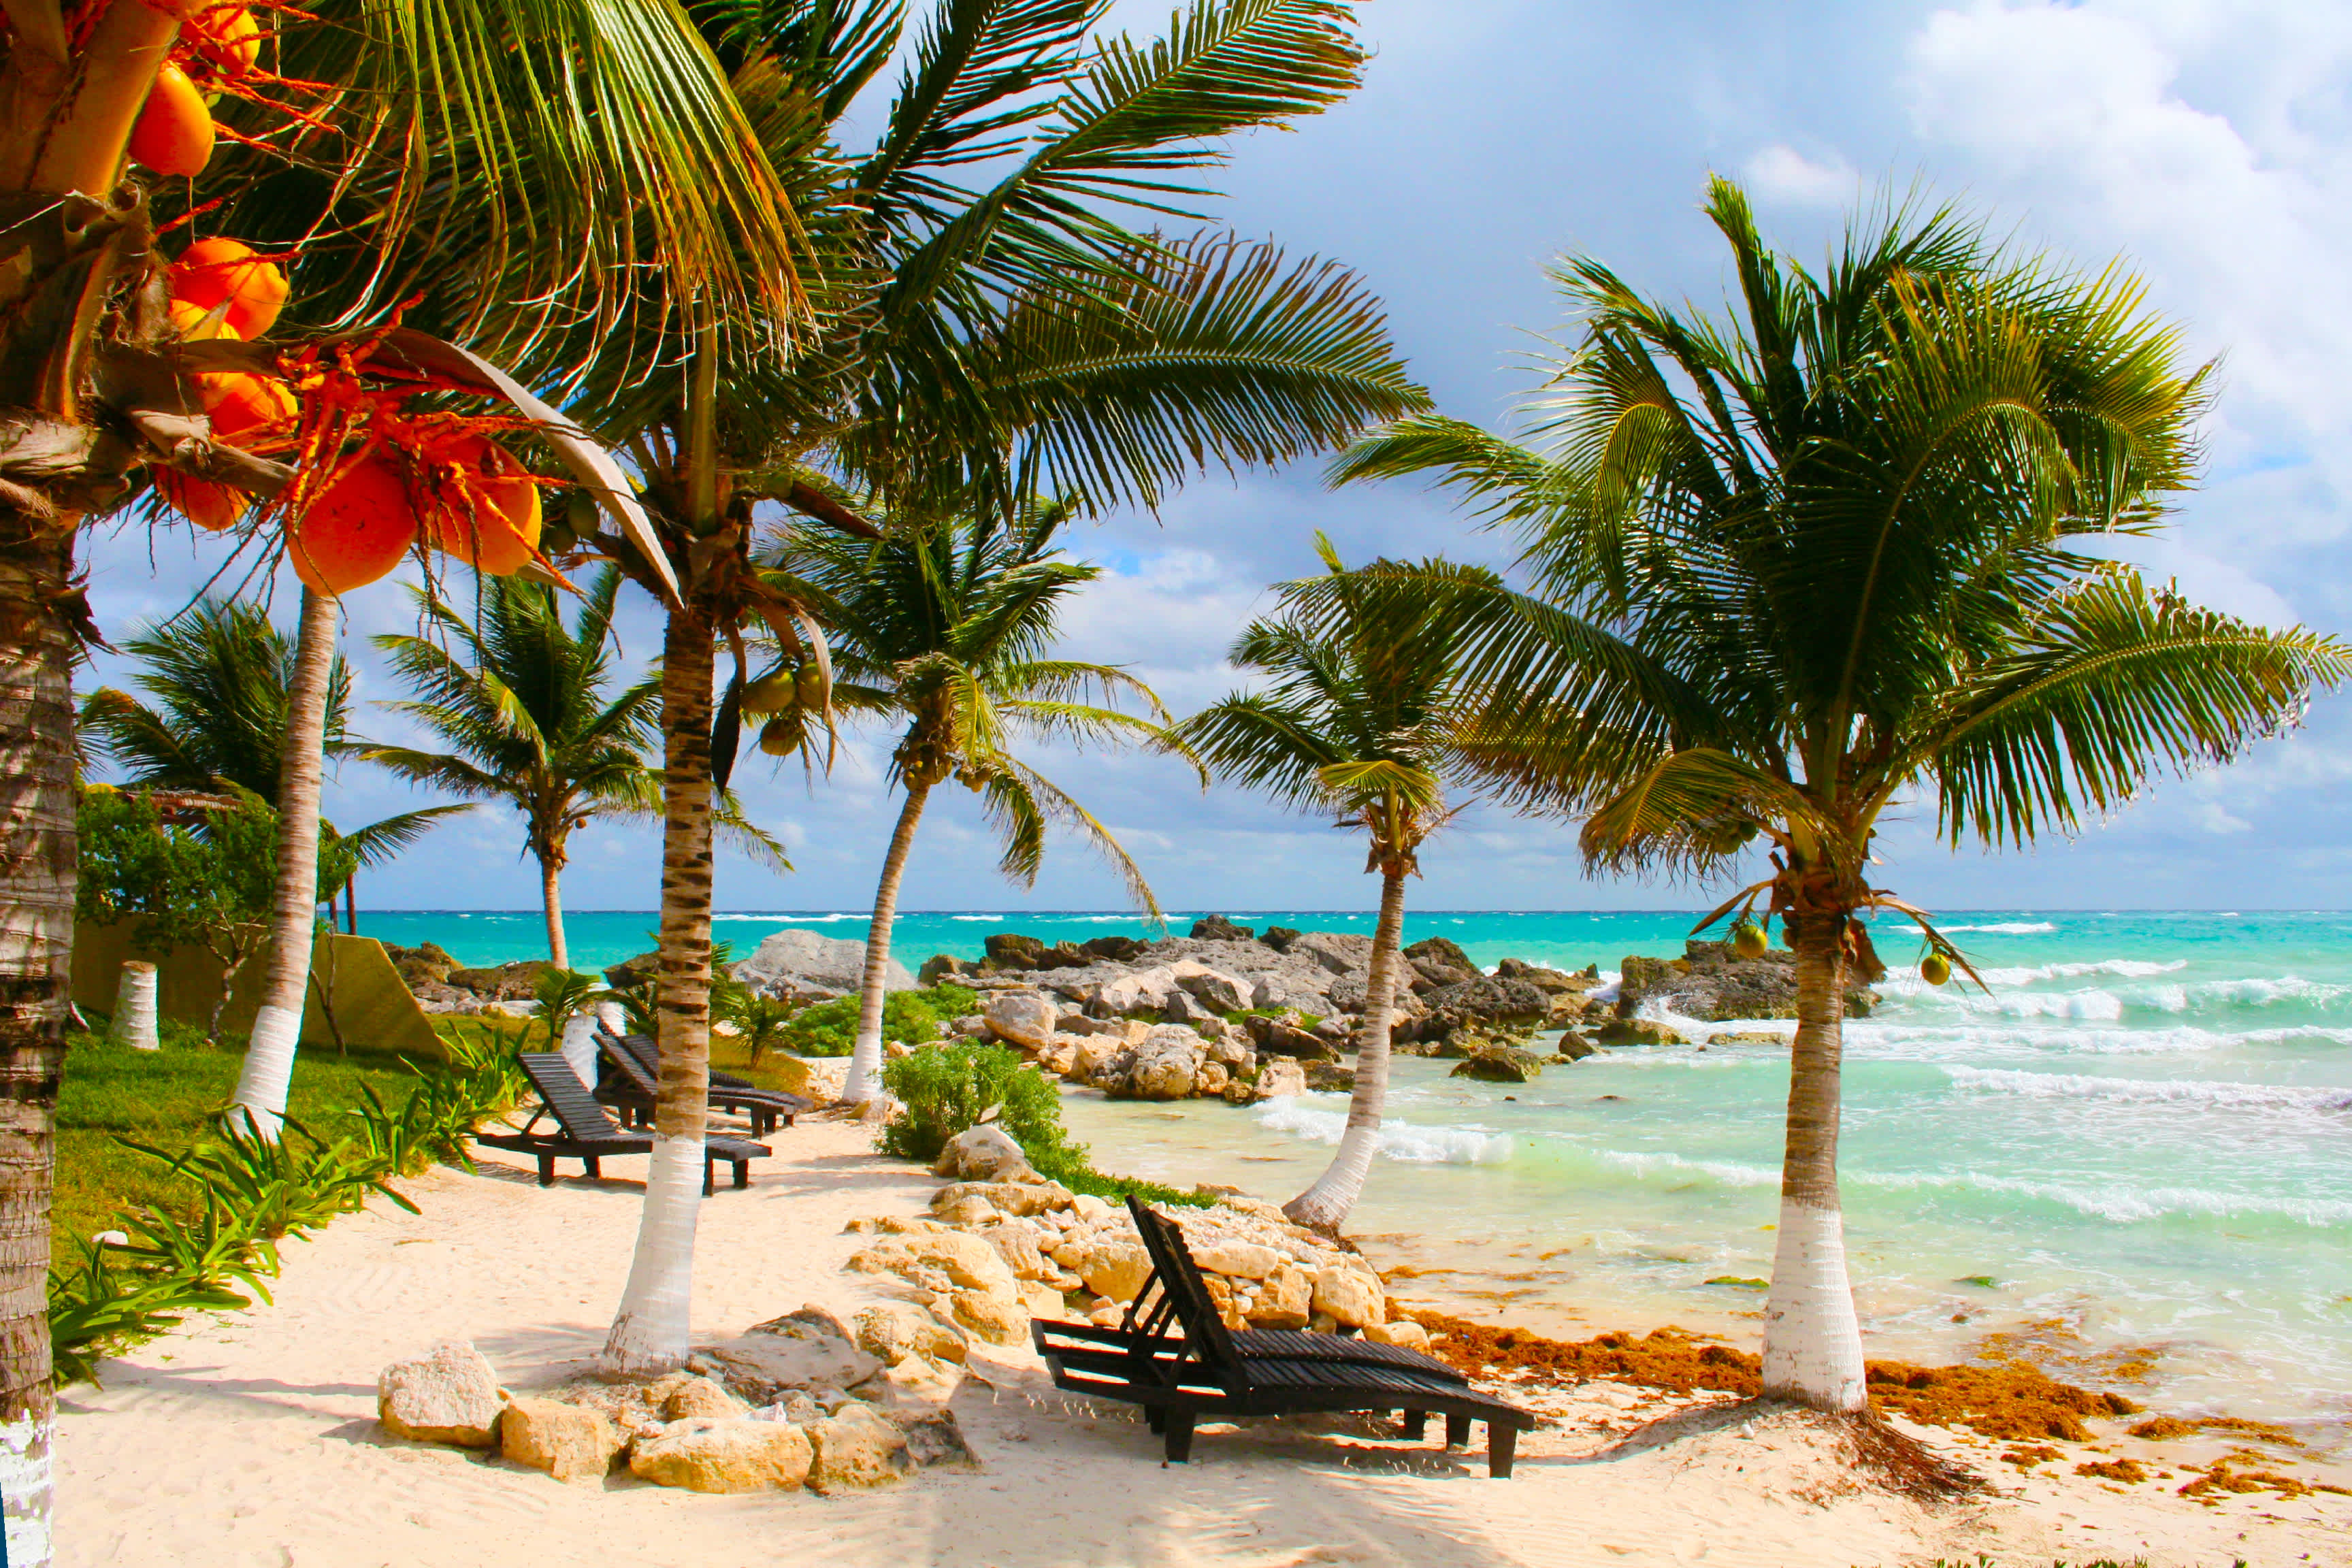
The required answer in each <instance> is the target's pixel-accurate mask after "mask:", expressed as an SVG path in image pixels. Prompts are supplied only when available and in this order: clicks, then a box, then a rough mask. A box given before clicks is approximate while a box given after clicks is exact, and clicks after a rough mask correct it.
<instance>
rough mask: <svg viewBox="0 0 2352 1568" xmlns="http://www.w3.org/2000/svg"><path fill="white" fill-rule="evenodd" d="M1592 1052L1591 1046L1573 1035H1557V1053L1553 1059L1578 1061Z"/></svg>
mask: <svg viewBox="0 0 2352 1568" xmlns="http://www.w3.org/2000/svg"><path fill="white" fill-rule="evenodd" d="M1592 1054H1593V1049H1592V1047H1591V1045H1590V1044H1589V1043H1587V1042H1586V1041H1583V1040H1580V1039H1579V1038H1577V1037H1575V1036H1574V1035H1562V1036H1561V1037H1559V1055H1558V1056H1557V1057H1556V1058H1554V1059H1555V1060H1559V1061H1569V1062H1580V1061H1582V1060H1583V1059H1584V1058H1587V1057H1589V1056H1591V1055H1592Z"/></svg>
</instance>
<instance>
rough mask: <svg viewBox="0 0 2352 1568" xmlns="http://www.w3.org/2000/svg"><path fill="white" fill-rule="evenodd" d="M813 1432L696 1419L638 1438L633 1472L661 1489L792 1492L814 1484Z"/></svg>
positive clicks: (763, 1423) (631, 1453)
mask: <svg viewBox="0 0 2352 1568" xmlns="http://www.w3.org/2000/svg"><path fill="white" fill-rule="evenodd" d="M876 1419H877V1420H879V1419H880V1417H878V1416H877V1417H876ZM824 1425H826V1423H822V1422H820V1423H819V1424H818V1426H819V1427H822V1426H824ZM810 1430H811V1429H809V1428H804V1427H801V1426H791V1425H788V1424H786V1423H782V1422H777V1421H754V1420H751V1419H750V1418H749V1417H736V1418H734V1419H716V1418H713V1417H709V1416H693V1417H689V1418H688V1419H686V1420H682V1421H673V1422H671V1423H670V1424H669V1425H668V1426H665V1427H663V1428H662V1429H661V1430H660V1431H659V1432H657V1433H656V1434H655V1435H653V1436H648V1437H640V1438H638V1439H637V1440H636V1441H635V1443H634V1444H632V1445H631V1447H630V1450H629V1470H630V1473H631V1474H633V1475H635V1476H637V1477H638V1478H640V1479H644V1480H648V1481H652V1482H654V1483H655V1484H656V1485H657V1486H665V1487H679V1488H683V1489H686V1490H688V1491H694V1492H717V1493H719V1494H722V1495H725V1494H733V1493H740V1492H763V1491H776V1490H780V1489H781V1490H790V1489H793V1488H795V1487H798V1486H800V1485H802V1484H803V1482H809V1481H811V1479H812V1478H811V1476H810V1473H809V1472H810V1468H811V1464H812V1461H813V1460H814V1458H815V1454H816V1445H815V1444H814V1443H813V1442H812V1441H811V1440H810ZM909 1468H911V1467H909Z"/></svg>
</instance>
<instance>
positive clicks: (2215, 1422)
mask: <svg viewBox="0 0 2352 1568" xmlns="http://www.w3.org/2000/svg"><path fill="white" fill-rule="evenodd" d="M2200 1432H2238V1433H2242V1434H2244V1435H2245V1436H2249V1437H2252V1438H2255V1439H2257V1440H2259V1441H2261V1442H2264V1443H2279V1444H2283V1445H2284V1446H2285V1447H2290V1448H2300V1447H2303V1439H2302V1438H2300V1437H2298V1436H2295V1435H2294V1433H2292V1432H2290V1431H2288V1430H2287V1429H2286V1428H2285V1427H2284V1426H2278V1425H2277V1424H2275V1423H2273V1422H2269V1421H2249V1420H2247V1419H2246V1418H2245V1417H2244V1416H2242V1415H2205V1416H2200V1417H2199V1418H2198V1419H2196V1420H2193V1421H2183V1420H2181V1419H2180V1418H2179V1417H2178V1416H2173V1415H2158V1416H2157V1417H2155V1418H2154V1419H2153V1420H2148V1421H2143V1422H2141V1423H2140V1424H2139V1425H2138V1426H2135V1427H2133V1428H2132V1429H2131V1435H2132V1436H2135V1437H2144V1438H2146V1439H2147V1440H2148V1441H2149V1442H2151V1443H2162V1442H2167V1441H2168V1440H2170V1439H2172V1438H2176V1437H2193V1436H2196V1435H2197V1434H2198V1433H2200Z"/></svg>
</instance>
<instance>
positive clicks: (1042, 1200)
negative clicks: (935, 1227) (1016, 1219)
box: [931, 1182, 1070, 1215]
mask: <svg viewBox="0 0 2352 1568" xmlns="http://www.w3.org/2000/svg"><path fill="white" fill-rule="evenodd" d="M968 1197H977V1198H983V1199H985V1200H987V1202H988V1204H989V1205H990V1206H991V1207H992V1208H995V1209H999V1210H1002V1211H1003V1213H1005V1214H1011V1215H1037V1214H1044V1213H1046V1212H1047V1211H1048V1210H1051V1209H1059V1208H1067V1207H1069V1206H1070V1189H1069V1188H1067V1187H1066V1186H1064V1185H1062V1184H1060V1183H1059V1182H956V1183H952V1184H949V1185H947V1186H944V1187H941V1188H940V1190H939V1191H938V1192H935V1193H933V1194H931V1209H932V1211H933V1212H934V1213H937V1212H939V1211H940V1210H943V1209H945V1208H947V1207H948V1206H949V1205H950V1204H953V1203H955V1202H956V1201H957V1200H959V1199H961V1198H968Z"/></svg>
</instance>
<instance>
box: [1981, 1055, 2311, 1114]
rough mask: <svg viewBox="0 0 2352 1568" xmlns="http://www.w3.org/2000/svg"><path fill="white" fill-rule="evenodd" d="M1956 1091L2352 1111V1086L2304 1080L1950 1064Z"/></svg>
mask: <svg viewBox="0 0 2352 1568" xmlns="http://www.w3.org/2000/svg"><path fill="white" fill-rule="evenodd" d="M1944 1071H1945V1073H1946V1074H1947V1075H1948V1076H1949V1077H1950V1079H1951V1080H1952V1084H1953V1087H1954V1088H1956V1089H1976V1090H1979V1091H1980V1092H1983V1093H1988V1094H2014V1095H2023V1096H2025V1097H2027V1098H2029V1099H2035V1100H2131V1101H2139V1102H2143V1103H2151V1102H2170V1103H2175V1104H2183V1105H2212V1106H2222V1107H2227V1108H2229V1109H2231V1110H2241V1109H2252V1110H2268V1109H2291V1110H2346V1109H2352V1089H2330V1088H2313V1087H2310V1086H2307V1085H2301V1084H2268V1083H2222V1082H2212V1081H2209V1080H2205V1079H2138V1078H2095V1077H2091V1076H2089V1075H2086V1074H2083V1073H2064V1072H2015V1071H2011V1070H2009V1069H2007V1068H1972V1067H1962V1066H1958V1065H1954V1066H1949V1067H1947V1068H1944Z"/></svg>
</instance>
